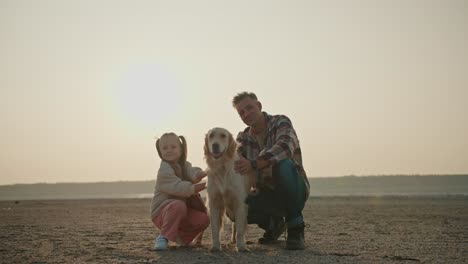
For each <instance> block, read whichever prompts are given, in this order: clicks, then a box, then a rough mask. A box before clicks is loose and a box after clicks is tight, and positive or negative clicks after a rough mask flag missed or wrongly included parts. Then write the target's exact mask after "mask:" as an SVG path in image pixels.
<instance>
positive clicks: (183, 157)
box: [179, 136, 187, 165]
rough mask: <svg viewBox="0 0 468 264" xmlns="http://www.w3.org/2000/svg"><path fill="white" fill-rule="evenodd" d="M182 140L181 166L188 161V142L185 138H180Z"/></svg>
mask: <svg viewBox="0 0 468 264" xmlns="http://www.w3.org/2000/svg"><path fill="white" fill-rule="evenodd" d="M179 139H180V146H181V148H182V153H181V155H180V159H179V162H180V164H181V165H184V164H185V162H186V161H187V141H186V140H185V137H184V136H179Z"/></svg>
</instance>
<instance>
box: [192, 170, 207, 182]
mask: <svg viewBox="0 0 468 264" xmlns="http://www.w3.org/2000/svg"><path fill="white" fill-rule="evenodd" d="M206 175H207V174H206V172H205V171H200V172H199V173H198V174H197V176H195V179H194V180H193V183H199V182H200V181H201V180H202V179H203V178H205V177H206Z"/></svg>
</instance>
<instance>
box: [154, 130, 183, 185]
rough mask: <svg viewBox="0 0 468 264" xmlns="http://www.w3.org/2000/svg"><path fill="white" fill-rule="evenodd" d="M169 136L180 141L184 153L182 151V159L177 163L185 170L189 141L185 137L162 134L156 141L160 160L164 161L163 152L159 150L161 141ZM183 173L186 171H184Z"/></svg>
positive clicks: (170, 133) (171, 133)
mask: <svg viewBox="0 0 468 264" xmlns="http://www.w3.org/2000/svg"><path fill="white" fill-rule="evenodd" d="M168 136H175V137H177V138H178V139H179V143H180V149H181V150H182V151H181V154H180V158H179V159H178V160H177V163H179V165H180V166H181V168H184V166H185V162H186V161H187V141H186V140H185V137H184V136H178V135H177V134H176V133H174V132H169V133H164V134H162V135H161V137H160V138H158V139H157V140H156V144H155V145H156V150H157V151H158V155H159V158H161V159H162V160H164V159H163V157H162V155H161V150H160V149H159V141H160V140H161V139H163V138H164V137H168ZM182 171H184V170H182ZM183 176H185V175H183Z"/></svg>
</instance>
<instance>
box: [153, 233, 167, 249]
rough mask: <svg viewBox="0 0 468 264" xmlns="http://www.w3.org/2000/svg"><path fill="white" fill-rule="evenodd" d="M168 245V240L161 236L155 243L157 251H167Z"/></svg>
mask: <svg viewBox="0 0 468 264" xmlns="http://www.w3.org/2000/svg"><path fill="white" fill-rule="evenodd" d="M167 243H168V241H167V238H165V237H163V236H162V235H159V236H158V237H157V238H156V240H155V241H154V248H155V249H156V250H167V248H168V247H167Z"/></svg>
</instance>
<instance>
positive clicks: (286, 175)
mask: <svg viewBox="0 0 468 264" xmlns="http://www.w3.org/2000/svg"><path fill="white" fill-rule="evenodd" d="M297 176H299V174H298V171H297V168H296V164H294V162H293V161H292V160H291V159H284V160H281V161H279V162H278V163H276V164H275V165H274V166H273V177H274V178H276V180H277V181H279V182H280V183H284V182H285V181H291V179H294V178H296V177H297Z"/></svg>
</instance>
